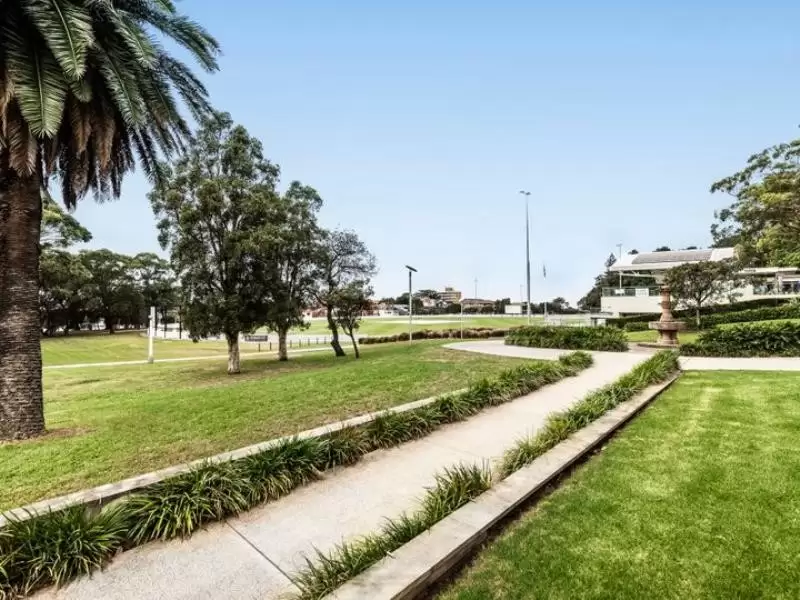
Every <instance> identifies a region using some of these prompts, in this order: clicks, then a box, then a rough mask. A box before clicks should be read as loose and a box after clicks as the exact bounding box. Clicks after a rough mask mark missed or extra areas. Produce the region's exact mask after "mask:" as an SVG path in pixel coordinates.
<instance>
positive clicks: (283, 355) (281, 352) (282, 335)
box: [278, 329, 289, 360]
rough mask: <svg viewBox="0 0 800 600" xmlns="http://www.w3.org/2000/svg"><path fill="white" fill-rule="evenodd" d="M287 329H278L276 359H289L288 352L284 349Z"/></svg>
mask: <svg viewBox="0 0 800 600" xmlns="http://www.w3.org/2000/svg"><path fill="white" fill-rule="evenodd" d="M287 333H288V330H287V329H279V330H278V360H289V352H288V351H287V349H286V334H287Z"/></svg>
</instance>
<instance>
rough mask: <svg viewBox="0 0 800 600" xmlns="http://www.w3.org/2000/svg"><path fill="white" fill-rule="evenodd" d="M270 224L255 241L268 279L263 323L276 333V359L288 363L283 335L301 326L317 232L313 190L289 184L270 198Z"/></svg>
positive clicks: (316, 201)
mask: <svg viewBox="0 0 800 600" xmlns="http://www.w3.org/2000/svg"><path fill="white" fill-rule="evenodd" d="M273 198H274V202H273V204H272V207H273V209H272V215H271V217H270V223H269V225H268V226H267V227H265V228H263V229H262V230H261V231H262V233H263V236H261V237H260V238H259V239H258V240H257V244H258V245H259V246H260V247H261V249H262V251H263V252H262V260H263V261H264V263H265V264H264V267H265V270H267V271H269V272H271V273H272V275H271V277H270V281H271V285H270V290H269V291H270V301H269V304H268V308H267V312H266V316H265V323H266V325H267V326H268V327H269V328H270V329H272V330H273V331H276V332H277V333H278V359H279V360H288V358H289V355H288V352H287V348H286V336H287V334H288V332H289V330H290V329H291V328H292V327H297V326H302V325H303V324H304V321H303V307H304V306H306V305H307V304H308V301H309V299H310V298H311V291H312V287H313V285H314V267H315V260H316V258H317V253H318V243H319V240H320V236H321V230H320V228H319V226H318V225H317V212H318V211H319V209H320V208H321V207H322V198H320V196H319V194H318V193H317V191H316V190H315V189H314V188H312V187H308V186H304V185H302V184H301V183H300V182H298V181H293V182H292V183H291V184H290V185H289V189H288V190H287V191H286V193H285V194H283V196H280V197H279V196H277V195H276V196H273Z"/></svg>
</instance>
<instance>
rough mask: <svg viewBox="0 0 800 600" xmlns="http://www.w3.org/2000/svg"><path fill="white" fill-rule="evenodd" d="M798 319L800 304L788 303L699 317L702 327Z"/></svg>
mask: <svg viewBox="0 0 800 600" xmlns="http://www.w3.org/2000/svg"><path fill="white" fill-rule="evenodd" d="M798 318H800V302H789V303H786V304H782V305H781V306H768V307H764V308H753V309H750V310H740V311H737V312H729V313H719V314H716V315H708V316H705V317H701V319H700V325H701V326H702V327H704V328H705V327H715V326H716V325H724V324H726V323H747V322H749V321H775V320H778V319H798Z"/></svg>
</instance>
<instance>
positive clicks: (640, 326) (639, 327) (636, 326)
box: [624, 319, 657, 331]
mask: <svg viewBox="0 0 800 600" xmlns="http://www.w3.org/2000/svg"><path fill="white" fill-rule="evenodd" d="M656 320H657V319H656ZM624 329H625V331H647V330H648V329H650V327H649V326H648V324H647V323H644V322H642V321H632V322H630V323H625V327H624Z"/></svg>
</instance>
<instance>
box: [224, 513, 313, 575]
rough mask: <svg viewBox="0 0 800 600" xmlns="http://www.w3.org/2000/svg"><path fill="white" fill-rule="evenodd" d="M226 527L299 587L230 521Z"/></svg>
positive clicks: (226, 522) (226, 523)
mask: <svg viewBox="0 0 800 600" xmlns="http://www.w3.org/2000/svg"><path fill="white" fill-rule="evenodd" d="M225 525H227V526H228V527H230V528H231V529H232V530H233V531H234V532H235V533H236V535H238V536H239V537H240V538H242V539H243V540H244V542H245V543H246V544H247V545H248V546H250V547H251V548H252V549H253V550H255V551H256V552H258V554H260V555H261V557H262V558H263V559H264V560H266V561H267V562H268V563H269V564H271V565H272V566H273V567H275V570H276V571H278V573H280V574H281V575H283V576H284V577H285V578H286V580H287V581H288V582H289V583H291V584H292V585H293V586H294V587H297V584H296V583H295V582H294V579H292V578H291V577H289V575H288V574H287V573H286V571H284V570H283V569H281V568H280V567H279V566H278V564H277V563H276V562H275V561H273V560H272V559H271V558H270V557H269V556H267V555H266V554H264V553H263V552H262V551H261V549H260V548H259V547H258V546H256V545H255V544H254V543H253V542H251V541H250V540H249V539H247V537H246V536H245V535H244V534H242V532H241V531H239V530H238V529H236V527H234V526H233V525H232V524H231V523H230V522H229V521H225ZM298 589H299V588H298Z"/></svg>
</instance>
